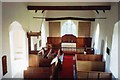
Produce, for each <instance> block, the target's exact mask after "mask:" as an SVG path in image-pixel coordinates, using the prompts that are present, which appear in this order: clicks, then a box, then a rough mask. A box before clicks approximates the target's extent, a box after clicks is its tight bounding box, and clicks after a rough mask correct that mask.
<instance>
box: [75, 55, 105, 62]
mask: <svg viewBox="0 0 120 80" xmlns="http://www.w3.org/2000/svg"><path fill="white" fill-rule="evenodd" d="M75 58H76V60H81V61H102V60H103V55H98V54H86V55H85V54H76V55H75Z"/></svg>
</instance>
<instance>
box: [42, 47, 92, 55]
mask: <svg viewBox="0 0 120 80" xmlns="http://www.w3.org/2000/svg"><path fill="white" fill-rule="evenodd" d="M44 48H45V49H46V50H47V47H44ZM52 49H53V51H57V50H59V49H61V50H62V51H63V52H76V53H85V52H86V54H94V48H90V47H52Z"/></svg>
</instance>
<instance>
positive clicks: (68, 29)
mask: <svg viewBox="0 0 120 80" xmlns="http://www.w3.org/2000/svg"><path fill="white" fill-rule="evenodd" d="M65 34H73V35H75V36H77V29H76V25H75V23H74V22H73V21H72V20H67V21H66V22H64V23H63V25H62V27H61V36H63V35H65Z"/></svg>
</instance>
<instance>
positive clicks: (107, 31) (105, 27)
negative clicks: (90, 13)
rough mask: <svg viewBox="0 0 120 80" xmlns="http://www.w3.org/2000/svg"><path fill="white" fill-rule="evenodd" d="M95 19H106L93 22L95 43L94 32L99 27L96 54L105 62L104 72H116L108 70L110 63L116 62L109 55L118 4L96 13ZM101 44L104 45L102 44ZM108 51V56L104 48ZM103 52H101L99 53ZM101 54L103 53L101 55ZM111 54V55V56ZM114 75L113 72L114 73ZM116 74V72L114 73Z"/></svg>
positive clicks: (116, 20)
mask: <svg viewBox="0 0 120 80" xmlns="http://www.w3.org/2000/svg"><path fill="white" fill-rule="evenodd" d="M96 17H106V18H107V19H101V20H99V19H97V20H96V21H95V25H94V30H93V33H94V34H93V42H94V41H95V31H96V27H97V24H99V26H100V33H99V39H98V46H97V54H103V55H104V60H105V62H106V71H107V72H111V71H116V69H115V68H112V70H111V69H110V64H111V63H110V62H114V61H116V60H115V59H112V58H111V56H113V55H114V53H111V45H112V36H113V29H114V25H115V24H116V23H117V22H118V4H117V3H112V4H111V10H110V11H105V13H103V11H99V14H97V13H96ZM102 42H103V43H104V44H102ZM101 46H103V49H101ZM107 47H108V48H109V49H110V54H109V55H108V54H107V52H106V48H107ZM101 50H103V51H101ZM101 52H103V53H101ZM111 54H112V55H111ZM114 73H115V72H114ZM116 73H117V72H116ZM113 76H114V77H116V76H117V75H116V74H113Z"/></svg>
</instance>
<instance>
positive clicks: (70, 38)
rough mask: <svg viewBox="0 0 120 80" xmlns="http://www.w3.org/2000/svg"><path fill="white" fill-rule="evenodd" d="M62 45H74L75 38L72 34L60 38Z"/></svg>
mask: <svg viewBox="0 0 120 80" xmlns="http://www.w3.org/2000/svg"><path fill="white" fill-rule="evenodd" d="M62 43H76V36H74V35H72V34H65V35H64V36H62Z"/></svg>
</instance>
